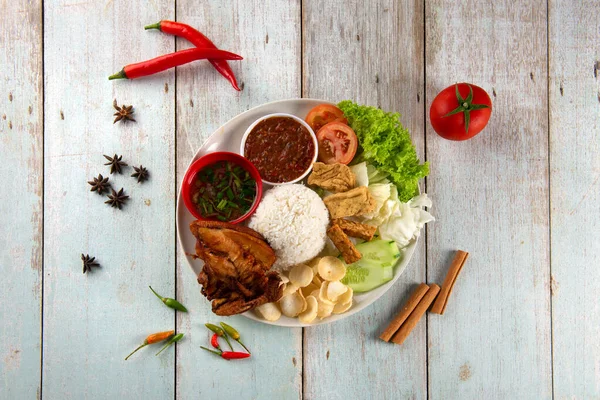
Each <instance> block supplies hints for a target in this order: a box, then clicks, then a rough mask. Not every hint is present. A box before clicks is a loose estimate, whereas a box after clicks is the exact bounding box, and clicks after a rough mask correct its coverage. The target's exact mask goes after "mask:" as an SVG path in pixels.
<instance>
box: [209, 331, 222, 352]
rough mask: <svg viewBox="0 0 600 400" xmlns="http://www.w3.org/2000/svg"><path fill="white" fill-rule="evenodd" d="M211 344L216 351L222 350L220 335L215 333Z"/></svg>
mask: <svg viewBox="0 0 600 400" xmlns="http://www.w3.org/2000/svg"><path fill="white" fill-rule="evenodd" d="M210 344H211V345H212V347H214V348H215V349H219V350H221V346H219V335H218V334H216V333H215V334H213V335H212V338H210Z"/></svg>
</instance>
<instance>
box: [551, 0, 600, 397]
mask: <svg viewBox="0 0 600 400" xmlns="http://www.w3.org/2000/svg"><path fill="white" fill-rule="evenodd" d="M549 7H550V8H549V24H550V31H549V32H550V41H549V43H550V54H549V56H550V86H549V87H550V162H551V164H550V167H551V171H550V178H551V180H550V182H551V186H550V194H551V206H552V208H551V221H552V243H551V245H552V246H551V249H552V277H553V284H552V289H553V290H552V329H553V336H552V339H553V349H554V357H553V359H554V395H555V398H557V399H567V398H568V399H597V398H600V305H599V303H598V293H599V292H600V270H599V269H598V267H599V265H600V240H599V239H598V233H599V232H600V208H599V207H598V204H599V203H600V112H599V110H600V109H599V104H598V102H599V101H600V100H599V99H600V97H599V96H600V94H599V93H600V62H599V61H600V52H599V50H600V47H599V46H598V32H600V31H599V29H600V14H599V13H598V9H599V8H600V2H598V1H591V2H585V3H582V2H570V1H551V2H550V3H549ZM592 9H594V10H595V11H592Z"/></svg>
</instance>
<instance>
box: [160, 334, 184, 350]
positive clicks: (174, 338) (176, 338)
mask: <svg viewBox="0 0 600 400" xmlns="http://www.w3.org/2000/svg"><path fill="white" fill-rule="evenodd" d="M182 338H183V333H178V334H177V335H175V336H173V337H172V338H171V339H169V340H168V341H167V343H166V344H165V345H164V346H163V348H162V349H160V351H159V352H158V353H156V355H159V354H160V353H162V351H163V350H164V349H166V348H167V347H169V346H170V345H172V344H173V343H176V342H179V341H180V340H181V339H182Z"/></svg>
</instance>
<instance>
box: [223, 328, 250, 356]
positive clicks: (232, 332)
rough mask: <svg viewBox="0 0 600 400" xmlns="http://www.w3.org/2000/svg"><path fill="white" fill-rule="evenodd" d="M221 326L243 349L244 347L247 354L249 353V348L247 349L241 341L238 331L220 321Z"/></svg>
mask: <svg viewBox="0 0 600 400" xmlns="http://www.w3.org/2000/svg"><path fill="white" fill-rule="evenodd" d="M221 326H222V327H223V329H224V330H225V332H227V334H228V335H229V336H231V338H232V339H233V340H235V341H236V342H238V343H239V344H241V345H242V347H243V348H244V349H246V351H247V352H248V354H250V350H248V348H247V347H246V345H245V344H244V343H242V341H241V340H240V333H239V332H238V331H236V330H235V329H234V328H233V327H232V326H230V325H227V324H226V323H225V322H221Z"/></svg>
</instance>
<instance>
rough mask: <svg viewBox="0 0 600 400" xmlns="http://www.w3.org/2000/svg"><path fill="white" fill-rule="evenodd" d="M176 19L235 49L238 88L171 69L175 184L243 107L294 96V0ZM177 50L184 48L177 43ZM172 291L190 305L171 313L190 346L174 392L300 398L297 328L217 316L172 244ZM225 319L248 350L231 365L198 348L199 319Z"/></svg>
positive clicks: (202, 8) (209, 9)
mask: <svg viewBox="0 0 600 400" xmlns="http://www.w3.org/2000/svg"><path fill="white" fill-rule="evenodd" d="M177 19H178V20H180V21H182V22H185V23H188V24H191V25H192V26H194V27H196V28H197V29H199V30H200V31H202V32H203V33H205V34H206V35H207V36H209V37H210V38H211V39H212V40H213V41H214V43H215V44H216V45H217V46H219V47H220V48H223V49H226V50H231V51H233V52H235V53H239V54H241V55H242V56H243V57H244V60H243V61H241V62H232V63H230V64H231V66H232V68H233V71H234V72H235V74H236V76H237V77H238V83H239V84H240V86H242V87H243V91H242V92H240V93H238V92H236V91H235V90H234V89H233V88H232V87H231V85H230V84H229V83H228V82H227V81H226V80H225V79H224V78H222V77H221V76H220V75H219V74H218V73H217V72H216V71H215V70H214V69H213V68H212V67H211V66H210V65H209V64H208V63H204V65H203V66H197V65H195V66H190V67H181V68H178V70H177V177H178V178H177V184H178V186H177V187H178V188H179V185H180V182H181V180H182V179H183V175H184V174H185V171H186V169H187V166H188V165H189V163H190V161H191V160H192V158H193V156H194V154H195V153H196V151H197V150H198V148H199V147H200V146H201V144H202V142H203V141H204V140H205V139H206V138H207V137H208V135H210V134H211V133H212V132H213V131H215V130H216V129H217V128H218V127H219V126H220V125H222V124H224V123H225V122H227V121H228V120H229V119H231V118H233V117H234V116H236V115H237V114H239V113H240V112H242V111H245V110H247V109H249V108H251V107H254V106H258V105H260V104H262V103H266V102H269V101H274V100H279V99H285V98H295V97H300V2H299V1H293V2H291V1H287V0H269V1H266V2H265V1H258V0H255V1H246V0H239V1H233V2H231V1H213V2H203V3H201V4H199V3H198V2H195V1H191V0H178V1H177ZM177 46H178V49H179V48H184V47H189V44H188V43H187V42H185V41H184V40H178V42H177ZM177 294H178V297H179V298H180V299H182V300H183V301H184V302H185V304H187V305H188V306H190V307H191V310H193V312H190V314H179V315H178V321H177V323H178V327H179V329H180V330H181V331H185V332H190V342H191V344H192V346H191V349H189V350H186V351H178V352H177V397H178V398H181V399H188V398H198V397H200V398H214V399H217V398H219V399H234V398H239V399H294V398H297V399H299V398H301V393H302V392H301V384H302V380H301V374H302V347H301V346H302V333H301V330H300V329H287V328H277V327H272V326H268V325H264V324H260V323H256V322H253V321H250V320H248V319H246V318H244V317H241V316H236V317H230V318H219V317H217V316H215V315H214V314H213V313H212V312H211V310H210V303H208V302H207V301H206V300H205V299H204V298H203V296H202V295H201V294H200V286H199V285H198V283H197V281H196V277H195V275H194V274H193V272H192V271H191V269H190V268H189V266H188V265H187V262H186V260H185V255H184V254H183V252H182V251H181V249H180V248H179V246H178V252H177ZM220 320H225V321H227V323H229V324H231V325H233V326H234V327H236V328H238V329H239V330H240V332H242V335H243V337H244V343H245V344H247V345H248V346H249V347H250V349H251V350H252V351H253V356H252V359H251V360H247V361H241V362H238V363H236V365H235V366H234V365H233V364H231V363H227V362H225V361H223V360H218V359H216V358H215V357H214V356H213V355H211V354H208V353H205V352H203V351H202V350H200V348H199V346H201V345H202V346H206V345H207V344H208V343H209V339H210V333H211V332H209V331H208V330H207V329H206V328H205V327H204V323H206V322H212V323H217V322H218V321H220Z"/></svg>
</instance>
